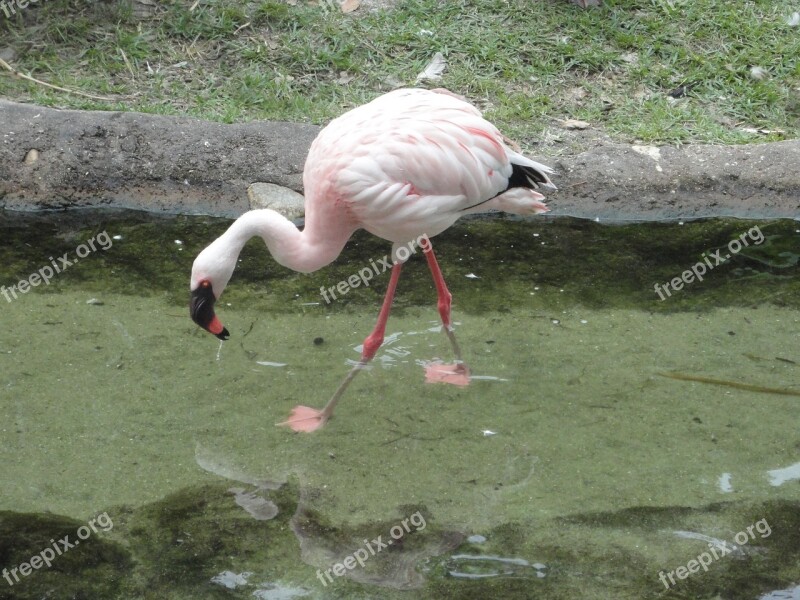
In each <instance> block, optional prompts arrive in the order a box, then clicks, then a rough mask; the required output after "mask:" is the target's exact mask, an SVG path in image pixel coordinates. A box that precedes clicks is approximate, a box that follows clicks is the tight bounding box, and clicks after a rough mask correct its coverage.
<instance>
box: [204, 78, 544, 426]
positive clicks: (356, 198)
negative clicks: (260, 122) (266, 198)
mask: <svg viewBox="0 0 800 600" xmlns="http://www.w3.org/2000/svg"><path fill="white" fill-rule="evenodd" d="M510 144H511V143H510V142H509V141H508V140H507V139H506V138H505V137H504V136H503V135H502V134H501V133H500V132H499V131H498V130H497V128H496V127H494V125H492V124H491V123H489V122H488V121H486V120H484V119H483V117H482V116H481V113H480V111H478V109H477V108H475V107H474V106H472V105H471V104H469V103H467V102H466V101H464V100H463V99H461V98H460V97H457V96H455V95H454V94H451V93H450V92H448V91H447V90H432V91H431V90H422V89H400V90H395V91H393V92H390V93H388V94H385V95H383V96H380V97H378V98H377V99H375V100H373V101H372V102H370V103H369V104H365V105H363V106H360V107H358V108H355V109H353V110H351V111H350V112H348V113H345V114H344V115H342V116H341V117H339V118H337V119H335V120H333V121H332V122H331V123H330V124H329V125H328V126H327V127H325V128H324V129H323V130H322V131H321V132H320V133H319V135H318V136H317V138H316V139H315V140H314V143H313V144H312V145H311V149H310V151H309V154H308V158H307V159H306V164H305V170H304V172H303V185H304V188H305V227H304V229H303V230H302V231H300V230H298V229H297V227H295V226H294V225H293V224H292V223H291V222H290V221H289V220H288V219H286V218H285V217H283V216H282V215H280V214H278V213H277V212H275V211H272V210H268V209H264V210H252V211H249V212H247V213H245V214H243V215H242V216H241V217H239V218H238V219H237V220H236V221H235V222H234V223H233V224H232V225H231V226H230V228H229V229H228V230H227V231H226V232H225V233H224V234H222V235H221V236H220V237H219V238H217V239H216V240H214V242H212V243H211V244H210V245H209V246H208V247H207V248H206V249H205V250H203V251H202V252H201V253H200V254H199V255H198V256H197V258H196V259H195V261H194V265H193V266H192V277H191V282H190V289H191V303H190V313H191V316H192V319H193V320H194V321H195V322H196V323H197V324H198V325H200V326H201V327H202V328H204V329H206V330H207V331H209V332H210V333H213V334H214V335H216V336H217V337H218V338H220V339H222V340H225V339H227V338H228V336H229V334H228V330H227V329H225V327H223V326H222V323H221V322H220V321H219V319H218V318H217V317H216V315H215V313H214V302H215V301H216V300H217V299H219V297H220V296H221V295H222V291H223V290H224V289H225V286H226V285H227V284H228V281H229V280H230V278H231V275H232V274H233V269H234V267H235V266H236V260H237V257H238V256H239V253H240V252H241V250H242V247H243V246H244V244H245V243H246V242H247V241H248V240H249V239H250V238H252V237H254V236H260V237H261V238H262V239H263V240H264V242H265V243H266V245H267V248H268V249H269V251H270V253H271V254H272V256H273V258H275V260H276V261H278V262H279V263H280V264H282V265H284V266H286V267H289V268H290V269H294V270H295V271H299V272H301V273H310V272H312V271H316V270H317V269H321V268H322V267H324V266H325V265H327V264H329V263H331V262H332V261H333V260H335V259H336V257H337V256H339V253H340V252H341V251H342V249H343V248H344V245H345V243H346V242H347V240H348V239H349V238H350V236H352V235H353V233H354V232H355V231H356V230H358V229H366V230H367V231H369V232H370V233H372V234H374V235H377V236H379V237H381V238H383V239H385V240H388V241H390V242H392V243H393V250H392V257H393V259H394V261H393V266H392V272H391V277H390V279H389V286H388V288H387V290H386V297H385V298H384V300H383V306H382V307H381V310H380V313H379V314H378V321H377V323H376V325H375V328H374V329H373V331H372V333H371V334H370V335H368V336H367V338H366V339H365V340H364V345H363V350H362V353H361V360H360V362H359V363H358V364H357V365H356V366H355V367H354V368H353V369H352V370H351V371H350V372H349V373H348V374H347V376H346V377H345V379H344V381H342V383H341V385H339V387H338V389H337V390H336V392H335V393H334V394H333V396H332V397H331V399H330V400H329V401H328V403H327V404H326V405H325V407H324V408H323V409H322V410H316V409H313V408H309V407H307V406H297V407H295V408H294V409H293V410H292V413H291V415H290V417H289V419H288V420H287V421H285V422H284V423H280V424H281V425H288V426H289V427H291V428H292V429H293V430H295V431H314V430H316V429H318V428H319V427H321V426H323V425H324V424H325V423H326V422H327V420H328V419H329V418H330V417H331V415H332V414H333V409H334V408H335V406H336V404H337V402H338V401H339V399H340V398H341V396H342V394H343V393H344V391H345V389H346V388H347V386H348V385H349V384H350V382H351V381H352V380H353V378H354V377H355V376H356V375H357V374H358V372H359V371H360V370H361V369H363V368H364V367H365V366H366V365H367V363H369V361H370V360H372V358H373V357H374V356H375V353H376V352H377V351H378V348H380V346H381V344H382V343H383V339H384V332H385V330H386V321H387V319H388V318H389V311H390V309H391V306H392V300H393V298H394V294H395V290H396V288H397V281H398V279H399V278H400V270H401V268H402V266H403V262H404V260H403V257H402V256H399V255H398V253H397V251H398V249H399V248H401V247H402V246H404V245H405V246H407V245H408V244H409V242H410V241H411V240H419V239H423V240H424V239H426V236H427V238H432V237H433V236H435V235H437V234H439V233H441V232H442V231H444V230H445V229H447V228H448V227H450V226H451V225H452V224H453V223H455V222H456V220H457V219H458V218H459V217H461V216H462V215H466V214H470V213H478V212H492V211H504V212H507V213H513V214H518V215H531V214H539V213H542V212H546V211H547V210H548V208H547V206H546V205H545V204H544V203H543V202H542V200H544V196H542V195H541V194H540V193H539V192H537V191H536V190H537V189H539V188H544V189H551V190H554V189H556V188H555V186H554V185H553V184H552V182H551V181H550V179H549V177H548V173H552V172H553V171H552V170H551V169H550V168H549V167H546V166H545V165H542V164H539V163H537V162H534V161H532V160H530V159H529V158H526V157H525V156H523V155H522V154H520V153H519V152H517V151H515V150H513V149H512V148H511V147H510ZM422 246H423V252H424V254H425V257H426V259H427V261H428V266H429V267H430V270H431V273H432V274H433V281H434V283H435V284H436V292H437V294H438V299H439V301H438V308H439V314H440V316H441V319H442V324H443V326H444V331H445V333H446V334H447V337H448V338H449V340H450V343H451V345H452V348H453V354H454V355H455V359H456V362H455V364H453V365H436V366H433V367H428V370H427V371H428V372H427V378H428V381H441V382H447V383H454V384H457V385H466V384H467V383H468V382H469V370H468V369H467V367H466V364H465V363H464V361H463V360H462V357H461V350H460V349H459V346H458V343H457V342H456V338H455V335H454V333H453V326H452V322H451V320H450V305H451V300H452V296H451V295H450V292H449V290H448V289H447V285H446V284H445V281H444V278H443V277H442V272H441V270H440V269H439V264H438V263H437V261H436V257H435V255H434V253H433V247H432V246H431V244H430V243H429V242H424V241H423V242H422ZM403 254H405V258H406V259H407V258H408V253H407V252H404V253H403Z"/></svg>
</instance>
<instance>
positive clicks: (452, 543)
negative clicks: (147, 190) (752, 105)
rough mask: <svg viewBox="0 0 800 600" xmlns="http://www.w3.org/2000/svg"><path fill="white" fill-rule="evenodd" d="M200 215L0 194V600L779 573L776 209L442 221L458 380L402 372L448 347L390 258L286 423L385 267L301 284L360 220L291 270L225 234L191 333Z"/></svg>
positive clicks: (796, 462)
mask: <svg viewBox="0 0 800 600" xmlns="http://www.w3.org/2000/svg"><path fill="white" fill-rule="evenodd" d="M227 225H228V222H227V221H224V220H219V219H211V218H204V217H169V218H168V217H159V218H155V217H152V216H145V215H141V214H135V213H123V212H102V213H98V212H91V213H88V212H87V213H80V212H70V213H64V214H60V215H57V216H46V215H39V216H14V215H9V214H8V213H6V214H4V215H2V216H1V217H0V228H2V235H3V239H4V243H3V245H2V248H0V259H2V264H3V270H2V281H0V284H2V285H4V286H5V288H4V289H5V290H7V292H8V297H5V293H4V292H2V290H0V294H3V295H0V306H2V308H3V327H2V328H0V394H1V396H0V429H2V432H1V433H2V436H1V437H0V483H1V484H2V485H0V490H2V492H0V568H3V569H4V571H3V572H2V576H3V578H2V579H0V598H15V599H16V598H25V599H28V598H31V599H33V598H92V599H95V598H97V599H105V598H131V599H136V598H169V599H176V600H177V599H184V598H187V599H188V598H269V599H279V598H280V599H288V598H390V599H392V598H431V599H434V598H510V599H516V598H542V599H549V598H553V599H555V598H558V599H561V598H614V599H617V598H619V599H627V598H630V599H648V598H687V599H689V598H709V599H711V598H726V599H727V598H735V599H739V598H741V599H753V600H756V599H761V598H764V599H778V598H795V597H797V595H798V593H800V591H799V590H800V588H798V587H797V586H798V584H800V437H798V423H799V421H798V409H800V351H798V341H800V312H798V308H799V307H800V294H799V293H798V292H800V267H799V266H798V259H799V258H800V231H799V230H800V225H798V223H796V222H792V221H761V222H745V221H737V220H707V221H698V222H687V223H656V224H653V223H650V224H643V223H632V224H617V225H605V224H598V223H592V222H587V221H580V220H573V219H566V218H559V219H547V218H538V219H534V220H513V219H504V218H496V219H484V220H475V221H468V222H464V223H461V224H459V225H458V226H457V227H454V228H452V229H451V230H449V231H448V232H446V233H445V234H443V235H441V236H439V237H437V238H435V239H434V246H435V248H436V250H437V255H438V257H439V260H440V262H441V265H442V269H443V272H444V275H445V278H446V279H447V281H448V284H449V286H450V289H451V291H452V293H453V297H454V304H453V317H454V320H455V322H456V335H457V336H458V339H459V343H460V345H461V347H462V350H463V353H464V358H465V360H466V361H467V362H468V364H469V366H470V369H471V372H472V375H473V381H472V383H471V385H469V386H468V387H466V388H457V387H450V386H445V385H442V384H426V383H425V377H424V370H423V365H424V364H426V362H427V361H430V360H433V359H441V360H444V361H449V360H451V359H452V356H451V354H450V348H449V344H448V341H447V338H446V337H445V336H444V334H443V333H442V331H441V329H440V326H439V321H438V314H437V311H436V293H435V290H434V288H433V284H432V282H431V278H430V275H429V272H428V270H427V265H426V264H425V261H424V259H423V258H422V257H421V256H414V257H412V258H411V260H410V261H409V263H408V265H407V266H406V267H405V268H404V270H403V274H402V276H401V279H400V285H399V290H398V296H397V299H396V302H395V307H394V309H393V312H392V316H391V318H390V320H389V325H388V328H387V341H386V343H385V344H384V346H383V347H382V348H381V350H380V351H379V353H378V355H377V357H376V359H375V361H374V363H373V364H372V366H371V368H370V369H369V370H367V371H365V372H363V373H362V374H360V375H359V377H358V378H357V379H356V380H355V381H354V383H353V384H352V386H351V387H350V389H349V390H348V392H347V394H346V396H345V397H344V399H343V400H342V402H341V404H340V406H339V407H338V409H337V412H336V414H335V416H334V418H333V419H332V420H331V421H330V422H329V423H328V425H327V426H326V427H325V428H324V429H323V430H321V431H319V432H317V433H314V434H311V435H306V434H295V433H292V432H290V431H288V430H287V429H285V428H281V427H276V426H275V424H276V423H278V422H280V421H282V420H283V419H285V418H286V416H287V415H288V414H289V411H290V410H291V408H292V407H293V406H295V405H296V404H306V405H309V406H316V407H321V406H322V405H323V404H324V403H325V401H327V399H328V397H329V396H330V394H331V393H332V392H333V390H334V389H335V388H336V386H337V385H338V384H339V382H340V380H341V379H342V378H343V377H344V375H345V374H346V372H347V370H348V369H349V368H350V365H352V364H354V361H356V360H358V357H359V349H360V344H361V342H362V341H363V339H364V337H365V336H366V335H367V334H368V333H369V332H370V330H371V328H372V326H373V325H374V322H375V318H376V316H377V312H378V308H379V305H380V301H381V299H382V295H383V293H384V291H385V287H386V284H387V283H388V273H386V274H384V275H382V276H379V277H376V278H375V279H374V280H373V281H372V282H371V285H370V286H369V287H363V286H361V287H358V288H355V289H351V290H349V291H348V292H347V294H345V295H343V296H341V297H339V298H337V300H336V301H333V302H331V303H327V302H326V301H325V300H324V299H323V297H322V295H321V294H320V288H321V287H324V288H329V287H331V286H335V285H336V284H337V283H338V282H339V281H342V280H346V279H347V278H348V277H349V276H350V275H352V274H354V273H357V272H358V270H359V269H361V268H363V267H364V266H366V265H368V264H369V261H370V260H371V259H372V260H377V259H379V258H382V257H383V256H385V255H386V253H387V251H388V245H387V244H385V243H383V242H382V241H380V240H377V239H376V238H373V237H371V236H369V235H367V234H363V235H362V234H359V235H357V236H356V237H355V238H354V239H353V240H352V242H351V243H350V244H348V246H347V248H346V250H345V252H344V253H343V255H342V257H341V258H340V259H339V260H338V261H336V262H335V263H334V264H333V265H331V266H329V267H327V268H325V269H323V270H321V271H319V272H317V273H314V274H312V275H300V274H297V273H293V272H291V271H288V270H286V269H284V268H282V267H280V266H279V265H277V264H276V263H275V262H274V261H272V260H271V258H270V257H269V255H268V253H267V251H266V249H265V247H264V245H263V243H262V242H261V241H260V240H253V241H252V242H250V243H249V244H248V245H247V246H246V248H245V251H244V252H243V254H242V256H241V260H240V263H239V267H238V268H237V271H236V272H235V273H234V276H233V278H232V280H231V283H230V284H229V286H228V288H227V290H226V291H225V293H224V294H223V296H222V298H221V299H220V300H219V302H218V303H217V312H218V315H219V316H220V318H221V320H222V321H223V322H224V323H225V325H226V326H227V328H228V329H229V330H230V332H231V339H230V340H229V341H228V342H225V343H223V344H220V342H219V341H218V340H216V339H215V338H214V337H213V336H211V335H209V334H207V333H205V332H203V331H201V330H199V329H198V328H197V327H196V326H195V325H194V324H193V323H192V322H191V320H190V319H189V316H188V278H189V273H190V270H191V264H192V261H193V259H194V257H195V256H196V254H197V253H198V252H199V251H200V250H201V249H202V248H203V247H204V246H205V245H207V244H208V243H209V242H210V241H211V240H213V239H214V238H215V237H216V236H217V235H219V234H220V233H221V232H222V231H223V230H224V229H225V228H226V227H227ZM756 230H757V231H758V233H759V234H763V237H759V238H757V237H756V235H755V232H756ZM748 232H752V233H753V235H752V236H751V237H750V238H748V241H749V244H748V245H746V246H745V245H743V244H742V245H741V248H737V247H736V246H731V245H730V243H731V240H737V239H738V240H740V241H741V240H743V239H744V238H743V237H742V236H743V235H745V234H747V233H748ZM103 234H106V235H107V237H105V236H104V235H103ZM92 239H94V240H95V241H96V243H95V245H94V248H92V247H91V245H90V244H88V241H89V240H92ZM756 239H760V241H759V242H758V243H755V242H756ZM105 240H108V243H107V244H105V243H103V244H101V243H100V242H102V241H105ZM82 245H84V246H85V249H84V250H78V248H79V247H80V246H82ZM732 248H735V249H736V250H737V251H736V252H733V253H732V252H731V249H732ZM715 254H716V255H718V256H722V255H726V254H727V255H728V257H727V259H726V260H724V261H723V262H721V263H720V264H714V262H715V261H714V260H711V259H710V257H713V256H714V255H715ZM51 257H52V258H51ZM60 257H66V260H67V261H70V264H66V263H64V262H63V261H61V260H60ZM76 258H77V260H75V259H76ZM707 259H708V260H707ZM697 264H706V265H708V267H707V268H706V272H705V273H703V274H702V280H699V279H698V278H697V277H696V276H695V277H691V276H689V277H683V274H684V272H686V271H689V272H691V269H692V267H693V266H696V265H697ZM48 265H52V267H53V270H54V271H55V267H56V266H58V267H59V268H60V270H61V272H56V273H54V274H53V276H52V277H50V281H49V283H45V282H44V281H39V283H38V284H37V285H35V286H34V285H31V287H29V288H28V289H25V286H24V285H23V286H21V287H20V286H19V282H20V281H22V280H28V281H29V282H30V283H31V284H33V283H34V281H35V278H34V279H31V275H32V274H34V273H38V272H40V270H42V269H43V268H44V267H46V266H48ZM45 274H47V272H46V271H45ZM681 277H683V280H682V281H681V279H680V278H681ZM676 278H678V279H677V280H676ZM688 279H691V280H692V281H689V282H687V280H688ZM673 281H675V285H673V284H672V283H671V282H673ZM656 284H659V285H660V286H661V288H660V289H662V290H663V289H664V287H665V286H669V289H670V294H669V295H666V294H664V293H661V294H659V293H658V289H657V288H656ZM14 285H16V286H17V287H16V288H15V289H14V292H13V293H12V292H10V291H8V290H10V289H11V286H14ZM23 289H24V291H22V290H23ZM15 295H16V297H14V296H15ZM662 296H663V297H664V299H662ZM748 528H749V529H748ZM62 540H64V541H65V542H66V543H63V542H62ZM51 554H52V555H53V556H52V557H51V556H50V555H51ZM45 558H47V559H48V560H47V561H45V560H44V559H45ZM47 563H49V566H48V564H47Z"/></svg>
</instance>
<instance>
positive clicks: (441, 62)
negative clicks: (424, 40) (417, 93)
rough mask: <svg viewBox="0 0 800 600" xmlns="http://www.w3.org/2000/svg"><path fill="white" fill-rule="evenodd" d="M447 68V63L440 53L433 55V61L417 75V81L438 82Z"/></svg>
mask: <svg viewBox="0 0 800 600" xmlns="http://www.w3.org/2000/svg"><path fill="white" fill-rule="evenodd" d="M446 67H447V61H446V60H445V58H444V56H443V55H442V53H441V52H437V53H436V54H434V55H433V60H431V62H430V63H428V66H427V67H425V70H424V71H423V72H422V73H420V74H419V75H417V81H426V80H427V81H438V80H439V79H441V78H442V73H443V72H444V70H445V68H446Z"/></svg>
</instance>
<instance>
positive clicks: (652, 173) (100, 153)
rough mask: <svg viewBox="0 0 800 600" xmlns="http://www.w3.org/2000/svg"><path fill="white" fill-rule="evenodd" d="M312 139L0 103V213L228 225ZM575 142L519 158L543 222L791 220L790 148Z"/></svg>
mask: <svg viewBox="0 0 800 600" xmlns="http://www.w3.org/2000/svg"><path fill="white" fill-rule="evenodd" d="M318 131H319V128H317V127H315V126H313V125H304V124H294V123H280V122H252V123H241V124H234V125H224V124H219V123H211V122H206V121H201V120H198V119H191V118H175V117H163V116H154V115H145V114H140V113H119V112H89V111H72V110H56V109H50V108H42V107H38V106H33V105H26V104H18V103H14V102H7V101H0V136H1V137H2V144H0V208H5V209H7V210H22V211H27V210H41V209H63V208H75V207H123V208H132V209H140V210H147V211H154V212H168V213H187V214H212V215H219V216H231V217H232V216H236V215H238V214H241V213H242V212H244V211H246V210H248V209H249V208H250V201H249V199H248V194H247V189H248V187H249V186H250V185H251V184H253V183H256V182H263V183H270V184H276V185H279V186H283V187H285V188H289V189H291V190H295V191H297V192H302V171H303V165H304V161H305V156H306V153H307V151H308V148H309V146H310V144H311V141H312V140H313V138H314V137H315V135H316V134H317V132H318ZM575 135H576V136H578V138H576V140H573V141H574V142H575V143H574V144H572V146H573V147H576V148H580V151H579V152H576V153H574V154H573V153H570V151H569V149H567V150H566V151H564V150H561V152H560V154H559V153H557V152H551V150H552V148H548V147H543V148H542V153H543V154H542V155H539V154H537V153H536V152H529V154H530V155H531V156H532V157H533V158H535V159H537V160H540V161H541V162H544V163H546V164H550V165H551V166H553V167H554V168H555V169H556V171H557V175H556V176H555V177H554V181H555V183H556V185H558V187H559V191H558V192H555V193H551V194H549V195H548V204H549V205H550V206H551V208H552V209H553V213H551V214H555V215H570V216H577V217H583V218H591V219H599V220H603V221H609V220H610V221H616V220H627V219H642V220H655V219H679V218H698V217H708V216H734V217H746V218H777V217H782V218H795V217H797V216H798V214H799V213H800V174H799V173H798V171H797V165H798V164H800V141H785V142H775V143H765V144H758V145H747V146H711V145H692V146H682V147H671V146H664V147H655V146H636V145H627V144H619V143H611V142H609V141H607V140H605V139H604V138H603V137H598V136H597V135H596V133H593V132H592V131H591V130H589V131H585V132H576V134H575ZM548 155H549V156H548Z"/></svg>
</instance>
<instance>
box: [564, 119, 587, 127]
mask: <svg viewBox="0 0 800 600" xmlns="http://www.w3.org/2000/svg"><path fill="white" fill-rule="evenodd" d="M561 126H562V127H563V128H564V129H588V128H589V127H591V126H592V124H591V123H587V122H586V121H578V120H577V119H566V120H565V121H561Z"/></svg>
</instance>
